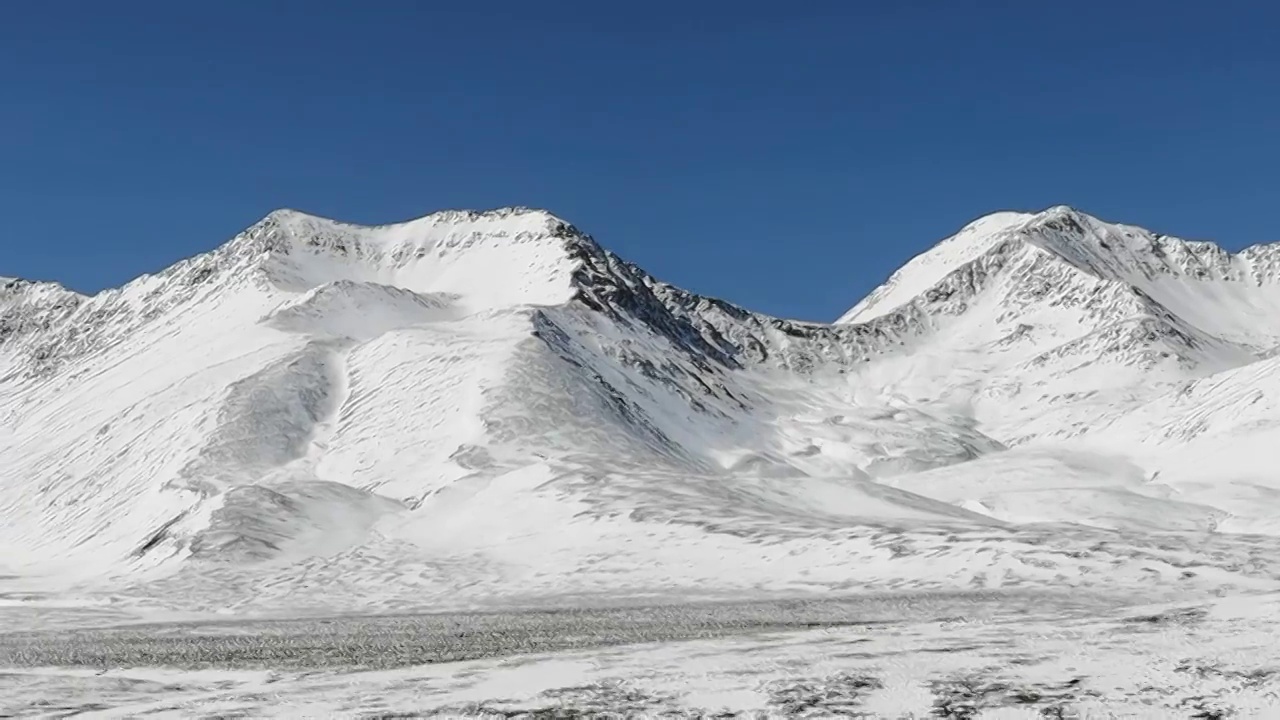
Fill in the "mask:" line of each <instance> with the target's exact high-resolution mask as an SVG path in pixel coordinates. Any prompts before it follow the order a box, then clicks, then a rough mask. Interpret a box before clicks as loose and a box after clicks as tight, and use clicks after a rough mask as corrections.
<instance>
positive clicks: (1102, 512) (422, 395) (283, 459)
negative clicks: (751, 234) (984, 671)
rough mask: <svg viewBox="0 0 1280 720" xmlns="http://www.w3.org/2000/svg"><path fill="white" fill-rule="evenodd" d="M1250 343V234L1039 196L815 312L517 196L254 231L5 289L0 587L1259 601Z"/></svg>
mask: <svg viewBox="0 0 1280 720" xmlns="http://www.w3.org/2000/svg"><path fill="white" fill-rule="evenodd" d="M1278 348H1280V245H1270V246H1257V247H1252V248H1249V249H1247V250H1245V251H1243V252H1241V253H1238V254H1231V253H1228V252H1226V251H1224V250H1223V249H1221V248H1219V247H1218V246H1216V245H1213V244H1211V243H1206V242H1189V241H1184V240H1179V239H1176V238H1172V237H1168V236H1165V235H1158V234H1154V233H1151V232H1149V231H1147V230H1143V229H1141V228H1137V227H1131V226H1127V225H1117V224H1111V223H1106V222H1102V221H1100V220H1098V219H1096V218H1093V217H1090V216H1088V215H1086V214H1083V213H1081V212H1078V211H1075V210H1072V209H1070V208H1066V207H1055V208H1050V209H1048V210H1045V211H1044V212H1040V213H1035V214H1022V213H998V214H995V215H991V216H988V217H985V218H982V219H980V220H977V221H975V222H973V223H971V224H970V225H968V226H966V227H965V228H963V229H962V230H961V231H960V232H959V233H957V234H956V235H955V236H953V237H951V238H948V239H946V240H944V241H942V242H941V243H940V244H938V245H937V246H936V247H935V248H933V249H932V250H930V251H928V252H926V253H924V254H922V255H920V256H919V257H916V258H914V259H912V260H911V261H910V262H908V263H907V264H906V265H905V266H904V267H903V268H902V269H901V270H899V271H898V272H896V273H895V274H894V275H893V276H892V277H891V278H890V279H889V280H888V281H887V282H886V283H885V284H884V285H883V286H881V287H880V288H878V289H877V290H875V291H874V292H873V293H871V294H870V295H869V296H868V297H867V298H866V299H865V300H863V301H862V302H860V303H858V304H857V305H856V306H854V307H853V308H852V309H851V310H850V311H849V312H848V313H846V314H845V315H844V316H842V317H841V318H840V319H839V320H838V321H837V322H836V323H834V324H830V325H825V324H815V323H804V322H795V321H789V320H782V319H778V318H772V317H767V316H764V315H760V314H756V313H752V312H749V311H747V310H744V309H742V308H739V307H736V306H733V305H731V304H728V303H725V302H722V301H718V300H714V299H711V298H706V297H701V296H698V295H695V294H692V293H689V292H686V291H684V290H681V289H679V288H676V287H673V286H670V285H667V284H665V283H662V282H660V281H658V280H656V279H654V278H652V277H650V276H649V275H647V274H646V273H645V272H644V271H642V270H641V269H640V268H638V267H636V266H634V265H632V264H630V263H627V262H625V261H623V260H621V259H620V258H618V257H616V256H615V255H613V254H612V253H609V252H608V251H606V250H604V249H602V248H601V247H600V246H599V245H597V244H596V242H595V241H594V240H593V239H592V238H590V237H589V236H587V235H585V234H583V233H582V232H580V231H579V230H577V229H576V228H574V227H573V226H571V225H569V224H567V223H566V222H564V221H562V220H559V219H557V218H555V217H553V216H551V215H549V214H547V213H545V212H542V211H537V210H529V209H523V208H512V209H503V210H496V211H490V212H461V211H451V212H443V213H438V214H434V215H430V216H427V217H424V218H420V219H418V220H413V221H410V222H406V223H402V224H397V225H388V226H380V227H360V226H354V225H348V224H343V223H340V222H336V221H331V220H326V219H322V218H318V217H312V216H309V215H305V214H302V213H298V212H293V211H279V212H275V213H272V214H271V215H269V216H268V217H267V218H265V219H263V220H262V221H261V222H259V223H258V224H256V225H254V226H253V227H251V228H249V229H248V230H246V231H245V232H243V233H241V234H240V235H239V236H237V237H236V238H234V239H233V240H231V241H230V242H229V243H227V244H226V245H224V246H222V247H221V248H219V249H217V250H214V251H213V252H210V253H208V254H205V255H201V256H199V257H195V258H192V259H189V260H186V261H183V262H181V263H178V264H177V265H175V266H173V267H171V268H169V269H167V270H165V271H163V272H161V273H158V274H156V275H148V276H144V277H140V278H138V279H137V280H135V281H133V282H131V283H129V284H128V285H125V286H124V287H122V288H119V289H115V290H109V291H106V292H103V293H101V294H99V295H96V296H92V297H86V296H82V295H79V294H76V293H73V292H70V291H68V290H66V289H64V288H62V287H60V286H58V285H55V284H48V283H31V282H25V281H22V280H11V279H3V280H0V547H3V548H4V552H3V553H0V594H6V596H9V595H10V594H12V593H21V592H27V593H36V592H40V591H57V592H60V593H62V594H63V595H64V596H65V595H67V594H68V593H77V594H78V595H77V597H82V598H109V599H111V600H112V601H113V602H136V603H145V604H150V605H154V606H169V607H182V608H184V609H187V610H199V609H205V610H220V611H236V610H241V609H242V610H261V611H269V610H271V609H278V608H283V607H289V608H291V609H292V610H293V611H297V610H299V609H301V608H312V607H314V608H316V609H335V608H343V607H357V606H358V607H361V608H366V609H367V608H370V607H374V608H377V607H383V608H398V607H419V606H424V605H431V606H433V607H434V606H440V605H444V604H452V605H475V604H483V603H489V602H527V601H531V600H533V599H536V598H540V597H542V598H545V597H552V596H561V595H566V594H574V595H583V596H588V595H589V596H595V595H607V596H647V597H651V596H653V595H655V594H657V595H661V594H666V593H670V594H673V595H679V596H681V597H689V596H698V597H710V596H718V595H722V594H728V593H734V592H740V591H742V590H748V589H749V590H754V591H757V592H760V593H779V594H784V593H789V594H794V593H805V592H811V591H828V590H831V589H840V590H845V591H849V590H862V589H874V588H882V589H883V588H893V589H904V588H906V589H909V588H931V589H959V588H973V587H983V588H1010V587H1022V588H1034V587H1045V586H1055V587H1061V586H1064V585H1065V586H1071V587H1080V588H1091V589H1096V590H1099V591H1108V592H1121V591H1124V592H1132V591H1133V589H1134V588H1141V589H1142V590H1141V591H1142V592H1143V593H1144V594H1146V595H1148V596H1156V595H1160V594H1162V593H1168V594H1178V593H1194V592H1210V591H1213V592H1221V591H1222V589H1223V588H1238V589H1272V588H1274V587H1275V586H1276V584H1277V579H1278V578H1280V575H1278V574H1277V571H1278V570H1280V568H1278V567H1277V565H1276V563H1275V562H1274V561H1273V560H1272V558H1271V555H1270V554H1269V553H1268V552H1266V548H1269V547H1272V545H1273V543H1271V542H1270V537H1271V536H1275V535H1277V534H1280V475H1277V473H1276V470H1275V467H1276V460H1277V459H1278V457H1280V456H1278V455H1277V451H1276V450H1275V448H1277V447H1280V350H1278ZM1191 567H1194V568H1195V570H1194V571H1191V570H1190V569H1189V568H1191Z"/></svg>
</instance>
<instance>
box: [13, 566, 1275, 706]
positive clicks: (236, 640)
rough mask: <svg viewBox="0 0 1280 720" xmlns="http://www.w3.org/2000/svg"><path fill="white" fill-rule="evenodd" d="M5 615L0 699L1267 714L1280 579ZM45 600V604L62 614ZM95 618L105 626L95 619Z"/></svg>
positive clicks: (27, 702)
mask: <svg viewBox="0 0 1280 720" xmlns="http://www.w3.org/2000/svg"><path fill="white" fill-rule="evenodd" d="M15 610H16V609H15V608H9V609H8V611H5V612H4V613H3V614H0V618H3V619H4V621H5V622H4V626H5V628H6V629H8V630H9V631H8V632H4V633H0V667H3V668H6V669H3V670H0V716H4V717H69V716H76V717H104V718H105V717H121V718H122V717H131V718H132V717H174V718H179V717H180V718H190V717H202V718H212V717H264V716H271V717H362V718H374V717H380V718H386V717H432V716H442V717H458V716H464V717H475V716H491V717H582V716H598V715H600V714H605V715H606V716H607V715H608V714H610V713H614V714H616V716H626V717H635V716H642V717H645V716H663V717H734V716H742V717H758V716H768V717H774V716H780V717H830V716H861V717H876V718H878V717H886V718H926V717H943V718H976V717H983V718H996V717H1001V718H1015V717H1026V718H1037V717H1152V718H1168V717H1197V718H1220V717H1259V718H1262V717H1276V716H1278V715H1277V714H1278V713H1280V651H1277V649H1276V648H1277V647H1280V625H1277V623H1275V622H1274V618H1275V617H1277V616H1280V595H1277V594H1275V593H1266V594H1253V595H1238V596H1232V597H1224V598H1217V599H1211V600H1206V601H1201V602H1185V603H1172V604H1168V603H1166V604H1162V605H1159V606H1146V607H1138V606H1133V605H1131V604H1129V603H1119V602H1117V601H1115V600H1110V599H1103V598H1099V597H1097V596H1093V595H1088V594H1084V593H1076V594H1072V595H1064V594H1049V593H1033V592H999V591H997V592H990V591H984V592H966V593H932V594H893V595H889V594H881V595H873V596H863V597H844V598H839V599H826V600H768V601H761V602H737V603H694V604H678V605H649V606H630V607H613V608H585V607H583V608H575V609H569V608H565V609H558V610H557V609H545V610H536V611H510V612H486V613H445V614H396V615H373V616H357V615H347V616H336V617H323V618H322V617H317V618H308V619H303V620H243V619H237V620H227V621H216V622H215V621H189V622H168V623H137V622H135V623H132V624H112V623H118V622H119V618H115V619H113V618H111V617H109V616H106V615H99V616H97V617H94V616H91V615H87V614H76V613H77V612H78V611H73V610H68V614H67V616H66V620H67V623H68V624H70V625H74V626H78V627H74V628H73V627H64V628H58V627H56V625H57V622H56V620H54V619H53V617H51V616H50V615H49V613H47V612H46V614H45V618H44V620H45V621H44V622H43V623H42V626H43V627H45V628H47V629H41V630H32V631H26V632H14V631H13V629H14V628H16V627H21V625H19V624H18V623H17V622H13V621H16V620H18V618H19V615H18V614H16V612H12V611H15ZM56 614H57V613H54V615H56ZM90 625H97V627H90Z"/></svg>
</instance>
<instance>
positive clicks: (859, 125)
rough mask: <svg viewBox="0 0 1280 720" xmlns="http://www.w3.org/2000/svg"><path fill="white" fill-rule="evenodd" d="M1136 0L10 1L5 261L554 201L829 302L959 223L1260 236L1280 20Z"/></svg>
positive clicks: (795, 301) (1, 45)
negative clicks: (321, 221) (1035, 216)
mask: <svg viewBox="0 0 1280 720" xmlns="http://www.w3.org/2000/svg"><path fill="white" fill-rule="evenodd" d="M1272 6H1273V3H1266V2H1262V1H1261V0H1257V1H1254V2H1247V3H1246V2H1233V1H1231V0H1219V1H1217V2H1213V3H1203V2H1189V1H1187V0H1165V1H1163V2H1156V1H1144V0H1128V1H1126V2H1094V1H1086V2H1073V3H1040V2H1013V1H1011V0H1010V1H1006V2H995V1H988V2H984V1H979V0H969V1H954V0H953V1H949V2H948V1H941V0H940V1H937V2H905V1H904V2H897V1H889V0H885V1H883V2H880V1H874V0H868V1H867V2H855V1H848V0H846V1H844V2H816V1H815V2H771V3H763V2H750V1H743V2H732V3H730V2H712V1H711V0H707V1H693V0H684V1H683V2H666V1H657V2H645V3H609V2H590V3H588V2H571V1H562V2H556V1H555V0H551V1H549V2H545V3H535V2H514V1H513V2H492V1H491V2H484V1H480V0H477V1H474V2H466V3H453V2H444V1H443V0H442V1H441V2H413V1H411V0H378V1H371V2H324V1H323V0H318V1H315V2H304V1H301V0H258V1H256V2H242V1H239V0H220V1H219V2H204V3H195V2H164V3H161V2H151V1H150V0H124V1H122V2H117V3H108V2H98V1H96V0H95V1H94V2H65V1H59V0H44V1H42V2H22V3H18V2H13V3H7V4H3V5H0V91H3V99H2V100H0V213H2V216H3V225H0V275H18V276H22V277H30V278H35V279H56V280H59V281H62V282H64V283H65V284H67V285H69V286H71V287H74V288H76V289H79V290H82V291H94V290H97V289H100V288H102V287H104V286H111V285H117V284H120V283H122V282H124V281H126V280H128V279H130V278H132V277H133V276H136V275H138V274H140V273H142V272H148V271H154V270H158V269H160V268H163V267H165V266H167V265H168V264H170V263H171V262H172V261H174V260H177V259H179V258H182V257H185V256H188V255H192V254H195V253H198V252H203V251H205V250H208V249H211V248H213V247H215V246H217V245H219V244H221V243H222V242H224V241H225V240H227V239H228V238H230V237H231V236H232V235H234V234H235V233H236V232H237V231H238V230H240V229H242V228H243V227H245V226H247V225H249V224H251V223H253V222H254V221H255V220H257V219H258V218H259V217H260V216H262V215H264V214H266V213H267V212H269V211H270V210H272V209H274V208H276V207H294V208H298V209H301V210H305V211H309V212H314V213H318V214H321V215H327V216H331V217H337V218H340V219H344V220H350V221H356V222H389V221H394V220H400V219H407V218H410V217H414V216H418V215H422V214H425V213H427V212H430V211H432V210H436V209H441V208H450V207H471V208H486V207H494V206H500V205H512V204H519V205H533V206H541V207H546V208H548V209H550V210H552V211H553V212H556V213H557V214H559V215H561V216H562V217H564V218H566V219H568V220H570V221H572V222H573V223H575V224H577V225H578V226H580V227H581V228H583V229H584V230H586V231H588V232H590V233H592V234H593V235H595V236H596V237H597V239H599V240H600V241H601V242H602V243H603V244H605V245H606V246H608V247H610V248H611V249H613V250H615V251H616V252H618V253H619V254H621V255H623V256H624V257H626V258H628V259H631V260H633V261H635V262H638V263H639V264H641V265H642V266H644V267H645V268H647V269H648V270H650V271H651V272H653V273H654V274H656V275H657V276H659V277H661V278H663V279H665V280H668V281H671V282H675V283H677V284H680V285H683V286H685V287H689V288H691V289H694V290H697V291H699V292H703V293H707V294H711V295H715V296H719V297H723V298H726V299H729V300H732V301H735V302H738V303H740V304H744V305H747V306H749V307H752V308H754V309H759V310H763V311H766V312H771V313H774V314H780V315H784V316H791V317H801V318H806V319H830V318H832V317H834V316H836V315H838V314H839V313H840V312H841V311H843V310H844V309H845V308H847V307H848V306H850V305H852V304H853V303H854V302H855V301H856V300H858V299H859V298H860V297H861V296H862V295H863V294H865V293H866V292H867V291H868V290H869V289H870V288H872V287H874V286H875V285H876V284H878V283H879V282H880V281H881V280H882V279H883V278H884V277H885V276H886V275H887V274H888V273H889V272H891V271H892V270H893V269H894V268H896V267H897V266H898V265H900V264H901V263H902V262H904V261H905V260H906V259H907V258H908V257H909V256H911V255H913V254H914V253H917V252H919V251H921V250H923V249H925V248H926V247H928V246H930V245H932V244H933V243H934V242H935V241H936V240H938V239H939V238H941V237H943V236H945V235H947V234H949V233H950V232H952V231H954V230H955V229H957V228H958V227H959V226H960V225H962V224H964V223H965V222H966V221H968V220H970V219H971V218H973V217H975V216H978V215H981V214H984V213H986V212H989V211H994V210H998V209H1010V208H1011V209H1039V208H1042V207H1045V206H1049V205H1054V204H1058V203H1066V204H1071V205H1074V206H1077V207H1079V208H1081V209H1083V210H1086V211H1088V212H1091V213H1093V214H1095V215H1099V216H1102V217H1104V218H1108V219H1114V220H1123V221H1125V222H1130V223H1135V224H1140V225H1145V226H1148V227H1151V228H1153V229H1155V230H1159V231H1163V232H1167V233H1170V234H1176V235H1182V236H1184V237H1197V238H1211V239H1216V240H1218V241H1220V242H1222V243H1224V244H1226V245H1227V246H1229V247H1232V248H1237V247H1242V246H1244V245H1247V244H1252V243H1254V242H1259V241H1266V240H1276V239H1280V238H1278V237H1277V235H1280V220H1278V219H1277V214H1276V212H1275V207H1276V202H1277V199H1278V198H1277V195H1278V192H1277V191H1278V190H1280V179H1277V178H1278V177H1280V43H1278V42H1277V41H1276V35H1275V34H1276V32H1277V29H1278V28H1280V9H1275V8H1273V7H1272Z"/></svg>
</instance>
